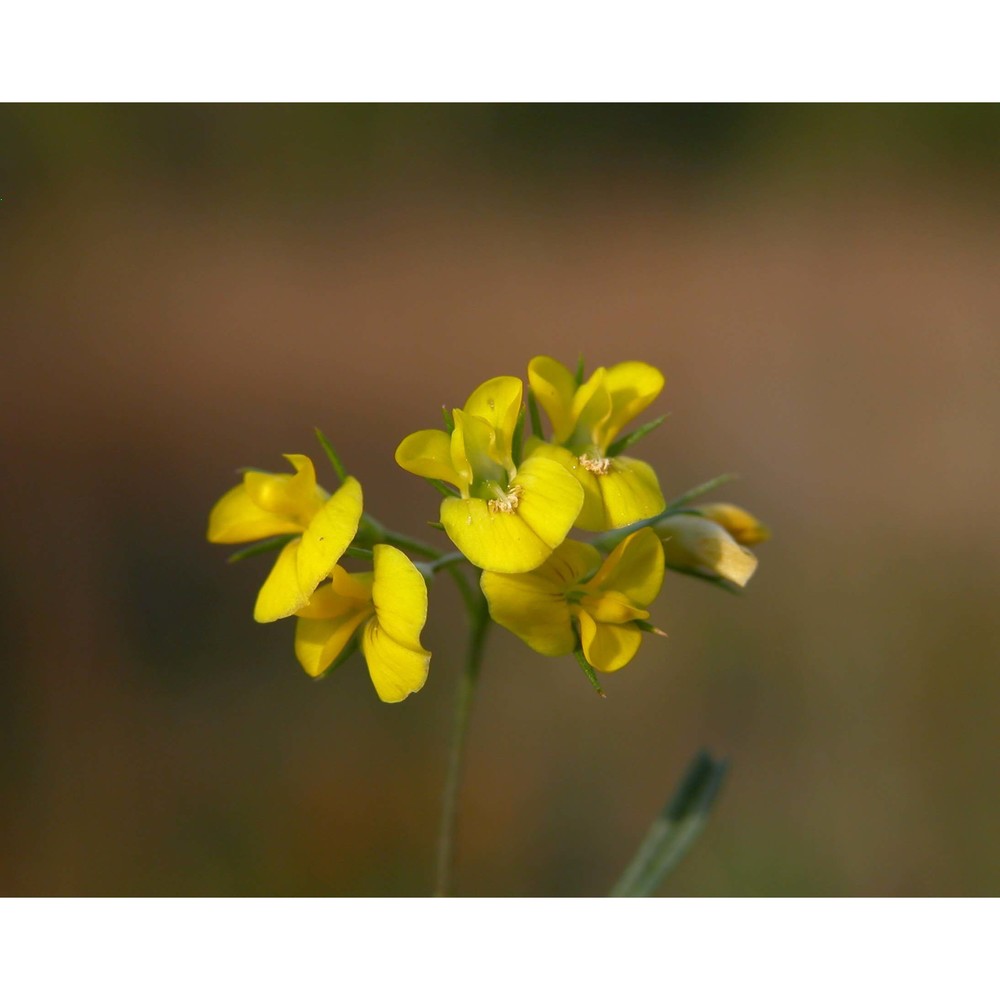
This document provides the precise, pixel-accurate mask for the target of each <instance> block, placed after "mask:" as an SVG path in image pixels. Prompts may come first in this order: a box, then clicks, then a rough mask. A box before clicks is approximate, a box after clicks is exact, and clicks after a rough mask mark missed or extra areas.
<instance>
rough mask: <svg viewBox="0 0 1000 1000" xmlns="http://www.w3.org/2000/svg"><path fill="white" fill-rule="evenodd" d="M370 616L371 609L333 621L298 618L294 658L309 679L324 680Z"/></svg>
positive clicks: (357, 611)
mask: <svg viewBox="0 0 1000 1000" xmlns="http://www.w3.org/2000/svg"><path fill="white" fill-rule="evenodd" d="M322 589H323V590H326V589H327V588H325V587H324V588H322ZM317 593H319V591H317ZM371 613H372V612H371V609H368V610H360V611H359V610H358V609H357V608H355V609H354V612H353V613H349V612H347V613H344V614H341V615H338V616H336V617H333V618H312V617H310V618H299V619H298V621H296V623H295V656H296V658H297V659H298V661H299V663H301V664H302V668H303V670H305V672H306V673H307V674H309V676H310V677H320V676H322V675H323V674H324V673H325V672H326V670H327V669H328V668H329V666H330V664H331V663H333V661H334V660H335V659H336V658H337V657H338V656H339V655H340V654H341V653H342V652H343V650H344V647H345V646H346V645H347V643H348V642H350V639H351V636H352V635H354V633H355V632H356V631H357V629H358V626H360V625H361V624H362V623H363V622H364V621H365V619H366V618H369V617H370V616H371Z"/></svg>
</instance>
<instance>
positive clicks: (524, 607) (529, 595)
mask: <svg viewBox="0 0 1000 1000" xmlns="http://www.w3.org/2000/svg"><path fill="white" fill-rule="evenodd" d="M480 585H481V587H482V590H483V593H484V594H485V595H486V600H487V602H488V603H489V606H490V617H492V618H493V620H494V621H495V622H497V623H498V624H499V625H502V626H503V627H504V628H506V629H509V630H510V631H511V632H513V633H514V635H516V636H517V637H518V638H519V639H521V640H522V641H524V642H526V643H527V644H528V645H529V646H530V647H531V648H532V649H533V650H535V652H537V653H541V654H542V655H543V656H566V655H567V654H568V653H572V652H573V648H574V647H575V646H576V636H575V634H574V633H573V624H572V619H571V618H570V613H569V606H568V605H567V604H566V599H565V596H564V594H563V584H562V582H561V581H559V582H557V583H553V581H552V579H551V578H549V577H548V576H546V575H543V574H542V572H541V567H540V568H539V569H538V570H535V571H534V572H532V573H511V574H507V573H490V572H485V573H483V575H482V578H481V580H480Z"/></svg>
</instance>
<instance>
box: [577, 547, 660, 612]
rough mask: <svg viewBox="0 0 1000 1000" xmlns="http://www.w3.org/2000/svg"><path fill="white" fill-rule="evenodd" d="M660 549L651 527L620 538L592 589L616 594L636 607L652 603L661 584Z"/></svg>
mask: <svg viewBox="0 0 1000 1000" xmlns="http://www.w3.org/2000/svg"><path fill="white" fill-rule="evenodd" d="M663 563H664V557H663V546H662V543H661V542H660V538H659V536H658V535H657V533H656V532H655V531H653V529H652V528H642V529H641V530H640V531H636V532H634V533H633V534H631V535H629V536H628V537H627V538H623V539H622V540H621V541H620V542H619V543H618V545H616V546H615V548H614V550H613V551H612V552H611V553H610V555H609V556H608V558H607V559H605V560H604V565H603V566H602V567H601V569H600V570H599V571H598V573H597V574H596V575H595V576H594V579H593V580H592V581H591V582H592V585H593V586H594V587H595V588H601V589H604V590H611V591H619V592H621V593H622V594H624V595H625V596H626V597H627V598H628V600H629V601H630V602H631V603H632V604H635V605H637V606H639V607H643V608H644V607H646V606H648V605H650V604H652V603H653V601H654V600H655V599H656V595H657V594H659V592H660V587H661V586H662V585H663Z"/></svg>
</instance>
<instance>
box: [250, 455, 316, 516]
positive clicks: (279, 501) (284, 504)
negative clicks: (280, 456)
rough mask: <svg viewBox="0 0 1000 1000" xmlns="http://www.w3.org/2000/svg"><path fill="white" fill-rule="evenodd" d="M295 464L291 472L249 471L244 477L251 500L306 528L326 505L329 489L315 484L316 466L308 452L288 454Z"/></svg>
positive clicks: (262, 507) (287, 456)
mask: <svg viewBox="0 0 1000 1000" xmlns="http://www.w3.org/2000/svg"><path fill="white" fill-rule="evenodd" d="M284 457H285V458H287V459H288V461H289V462H291V464H292V465H293V466H294V467H295V475H294V476H290V475H288V473H272V472H248V473H246V475H245V476H244V477H243V485H244V486H246V488H247V493H248V494H249V495H250V499H251V500H253V502H254V503H255V504H257V506H258V507H260V508H261V509H262V510H266V511H269V512H270V513H272V514H280V515H282V516H284V517H289V518H292V519H293V520H295V521H298V522H299V525H300V527H303V528H304V527H305V526H306V524H308V523H309V519H310V518H311V517H312V516H313V515H314V514H315V513H316V511H317V510H319V508H320V507H321V506H322V505H323V503H324V501H325V500H326V498H327V495H328V494H327V492H326V490H324V489H322V488H321V487H319V486H318V485H317V484H316V469H315V468H314V467H313V464H312V459H310V458H309V456H308V455H285V456H284Z"/></svg>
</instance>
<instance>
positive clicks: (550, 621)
mask: <svg viewBox="0 0 1000 1000" xmlns="http://www.w3.org/2000/svg"><path fill="white" fill-rule="evenodd" d="M662 583H663V549H662V547H661V545H660V540H659V539H658V538H657V537H656V534H655V532H653V530H652V529H651V528H643V529H641V530H640V531H637V532H634V533H633V534H631V535H629V536H628V537H627V538H625V539H624V540H623V541H622V542H621V543H620V544H619V545H618V546H617V547H616V548H615V549H614V551H613V552H612V553H611V554H610V555H609V556H608V557H607V559H605V560H604V562H603V564H602V562H601V554H600V552H598V550H597V549H596V548H594V546H593V545H587V544H585V543H584V542H577V541H574V540H573V539H567V540H566V541H564V542H563V543H562V545H560V546H559V547H558V548H557V549H556V550H555V552H553V553H552V555H551V556H550V557H549V559H548V560H547V561H546V562H545V563H544V564H543V565H541V566H539V567H538V568H537V569H535V570H533V571H532V572H530V573H517V574H513V575H508V574H502V573H490V572H485V573H483V575H482V580H481V585H482V588H483V593H484V594H485V595H486V599H487V601H488V602H489V606H490V615H491V616H492V617H493V619H494V621H496V622H498V623H499V624H501V625H503V627H504V628H507V629H510V631H511V632H513V633H514V634H515V635H517V636H518V637H520V638H521V639H523V640H524V641H525V642H526V643H527V644H528V645H529V646H530V647H531V648H532V649H533V650H535V651H536V652H538V653H542V654H543V655H545V656H565V655H566V654H568V653H572V652H573V651H574V650H575V649H576V645H577V635H576V631H575V630H574V621H575V623H576V627H577V629H579V640H580V644H581V646H582V649H583V655H584V656H585V657H586V660H587V662H588V663H589V664H590V665H591V666H592V667H594V668H595V669H597V670H603V671H605V672H610V671H613V670H619V669H621V668H622V667H624V666H625V664H626V663H628V662H629V660H631V659H632V657H633V656H635V654H636V651H637V650H638V648H639V644H640V643H641V642H642V629H640V628H639V626H638V625H637V624H636V622H640V621H645V620H646V619H647V618H649V612H648V611H646V610H645V609H646V607H647V606H648V605H649V604H651V603H652V602H653V600H654V598H655V597H656V595H657V594H658V593H659V592H660V586H661V584H662Z"/></svg>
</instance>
